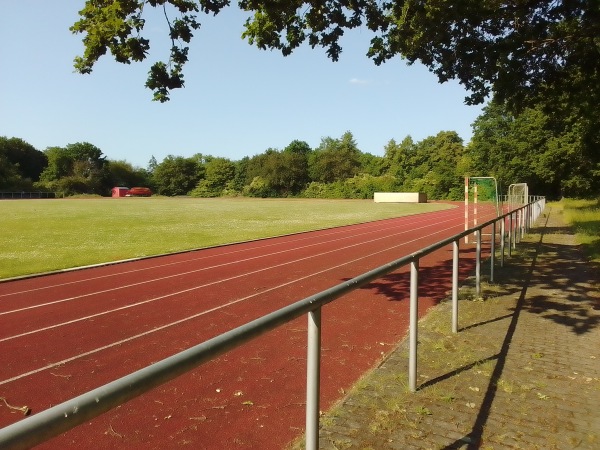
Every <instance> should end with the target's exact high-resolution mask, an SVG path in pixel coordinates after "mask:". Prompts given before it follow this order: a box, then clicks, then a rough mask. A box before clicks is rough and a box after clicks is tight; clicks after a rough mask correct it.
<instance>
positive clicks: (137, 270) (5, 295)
mask: <svg viewBox="0 0 600 450" xmlns="http://www.w3.org/2000/svg"><path fill="white" fill-rule="evenodd" d="M440 212H441V213H445V212H454V213H455V212H456V211H455V209H449V210H442V211H440ZM456 215H458V214H456ZM404 217H414V216H403V217H402V218H404ZM396 219H401V218H396ZM383 220H390V219H383ZM391 220H393V219H391ZM429 221H430V220H425V218H424V220H419V221H417V222H416V223H420V222H429ZM413 223H414V222H413ZM358 225H364V224H358ZM374 226H375V223H373V225H371V223H369V224H368V226H366V227H365V228H366V229H367V230H368V229H369V228H373V227H374ZM396 227H397V224H396V225H390V226H388V227H384V228H377V229H376V230H374V231H367V232H364V233H359V234H354V235H351V236H346V237H342V238H338V239H333V240H330V241H327V242H333V241H336V240H342V239H348V238H351V237H356V236H362V235H366V234H371V233H373V232H377V233H380V232H381V231H385V230H387V229H393V228H396ZM344 228H345V227H344ZM319 231H326V230H316V231H315V233H316V232H319ZM309 233H310V232H309ZM346 233H347V230H342V231H338V230H337V229H336V231H334V232H329V233H319V237H323V236H330V235H336V234H346ZM283 237H285V236H283ZM313 238H314V236H309V237H301V238H298V239H293V240H291V242H292V243H295V242H300V241H305V240H309V239H313ZM289 242H290V241H286V242H285V243H284V242H277V243H269V244H266V245H262V246H260V247H259V248H258V249H260V250H262V249H264V248H267V247H275V246H278V245H283V244H287V243H289ZM239 244H240V245H241V244H243V243H242V242H241V243H239ZM234 245H238V244H234ZM311 245H314V244H311ZM298 248H304V247H298ZM202 250H208V248H207V249H199V250H197V251H202ZM254 250H257V248H256V247H253V248H247V249H241V250H234V251H231V252H223V253H219V254H217V255H210V256H204V255H203V256H201V257H199V258H189V259H185V260H181V261H174V262H170V263H163V264H156V265H154V266H150V267H143V268H140V269H133V270H126V271H122V272H117V273H111V274H106V275H100V276H96V277H90V278H85V279H82V280H75V281H67V282H64V283H58V284H53V285H47V286H40V287H37V288H32V289H24V290H21V291H15V292H9V293H6V294H0V297H9V296H12V295H19V294H27V293H30V292H35V291H41V290H45V289H51V288H57V287H62V286H68V285H71V284H78V283H85V282H89V281H96V280H101V279H104V278H110V277H117V276H125V275H129V274H132V273H136V272H143V271H145V270H153V269H160V268H162V267H168V266H173V265H177V264H187V263H190V262H192V261H201V260H202V259H210V258H216V257H219V256H226V255H233V254H236V253H243V252H247V251H254ZM291 250H295V249H291ZM189 253H194V250H191V251H190V252H189ZM266 256H269V254H267V255H266Z"/></svg>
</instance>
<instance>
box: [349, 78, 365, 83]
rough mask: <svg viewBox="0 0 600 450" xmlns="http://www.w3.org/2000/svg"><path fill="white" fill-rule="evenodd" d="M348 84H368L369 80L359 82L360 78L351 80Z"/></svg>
mask: <svg viewBox="0 0 600 450" xmlns="http://www.w3.org/2000/svg"><path fill="white" fill-rule="evenodd" d="M349 83H350V84H370V81H369V80H361V79H360V78H351V79H350V81H349Z"/></svg>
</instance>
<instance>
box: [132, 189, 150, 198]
mask: <svg viewBox="0 0 600 450" xmlns="http://www.w3.org/2000/svg"><path fill="white" fill-rule="evenodd" d="M151 195H152V191H151V190H150V189H149V188H147V187H132V188H131V189H129V192H128V193H127V197H150V196H151Z"/></svg>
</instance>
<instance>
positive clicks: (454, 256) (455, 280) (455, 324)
mask: <svg viewBox="0 0 600 450" xmlns="http://www.w3.org/2000/svg"><path fill="white" fill-rule="evenodd" d="M458 242H459V240H458V239H456V240H455V241H454V242H453V243H452V332H453V333H458V255H459V248H458Z"/></svg>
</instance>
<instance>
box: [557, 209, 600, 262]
mask: <svg viewBox="0 0 600 450" xmlns="http://www.w3.org/2000/svg"><path fill="white" fill-rule="evenodd" d="M558 205H559V207H561V208H562V209H563V214H564V216H565V219H566V220H567V222H568V223H569V225H572V226H573V227H574V229H575V233H576V238H577V242H578V243H579V244H581V246H582V248H583V250H584V252H585V254H586V256H587V257H588V258H590V260H592V261H595V262H600V199H598V200H570V199H563V200H561V201H560V202H559V203H558Z"/></svg>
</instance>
